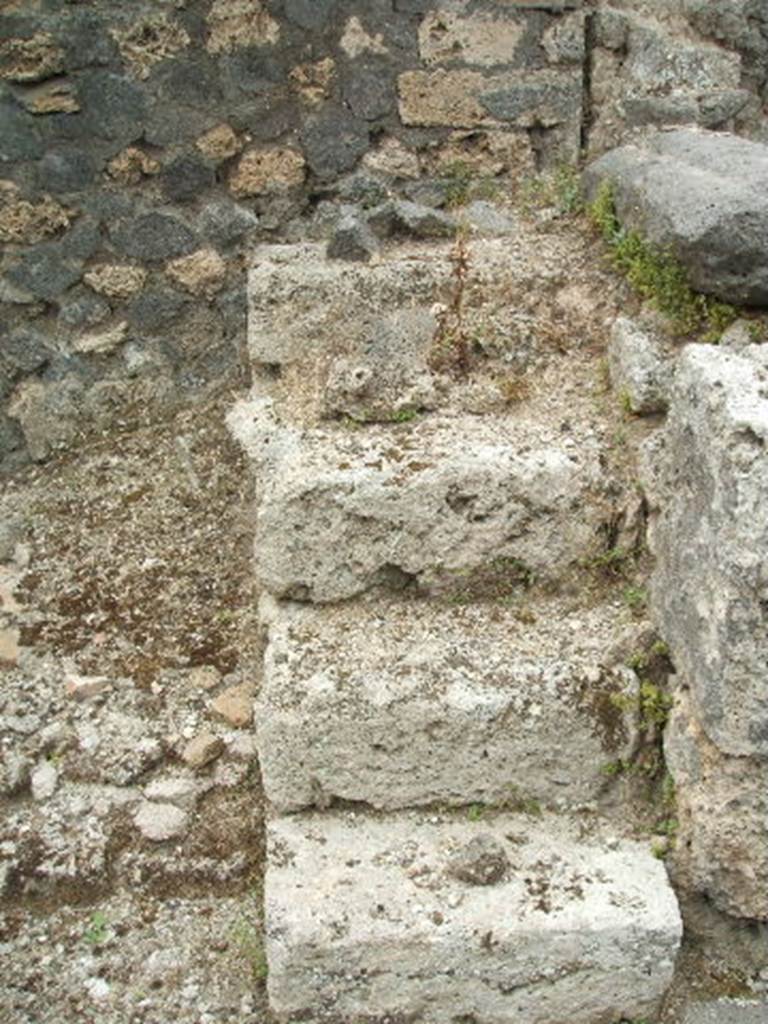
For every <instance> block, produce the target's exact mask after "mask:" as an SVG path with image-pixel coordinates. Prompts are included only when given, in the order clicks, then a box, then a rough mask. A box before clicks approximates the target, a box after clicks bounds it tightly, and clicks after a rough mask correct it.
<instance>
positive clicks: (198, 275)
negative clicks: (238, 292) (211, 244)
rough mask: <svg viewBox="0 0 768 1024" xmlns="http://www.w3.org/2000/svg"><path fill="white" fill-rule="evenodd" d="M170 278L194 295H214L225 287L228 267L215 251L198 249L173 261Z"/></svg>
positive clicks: (169, 265) (170, 264) (169, 272)
mask: <svg viewBox="0 0 768 1024" xmlns="http://www.w3.org/2000/svg"><path fill="white" fill-rule="evenodd" d="M166 270H167V271H168V276H169V277H171V278H172V279H173V280H174V281H176V282H177V283H178V284H180V285H181V286H182V288H184V289H186V291H188V292H191V293H192V294H193V295H213V294H215V293H216V292H217V291H220V290H221V289H222V288H223V287H224V278H225V277H226V273H227V265H226V263H225V261H224V259H223V258H222V257H221V256H220V254H219V253H218V252H216V250H215V249H198V250H197V251H196V252H193V253H190V254H189V256H180V257H179V258H178V259H176V260H172V261H171V262H170V263H169V264H168V266H167V268H166Z"/></svg>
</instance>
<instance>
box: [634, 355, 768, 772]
mask: <svg viewBox="0 0 768 1024" xmlns="http://www.w3.org/2000/svg"><path fill="white" fill-rule="evenodd" d="M767 378H768V352H766V350H765V349H764V348H763V347H761V346H751V347H749V348H747V349H744V350H742V351H741V352H733V351H723V350H719V349H716V348H713V347H712V346H709V345H689V346H688V347H687V348H686V349H684V351H683V353H682V354H681V356H680V359H679V361H678V367H677V374H676V378H675V384H674V388H673V392H672V396H671V399H670V413H669V419H668V426H667V429H666V432H665V438H664V440H665V454H664V461H663V464H662V470H661V489H660V496H659V497H658V499H657V500H660V502H661V507H662V511H661V514H660V516H659V518H658V522H657V523H656V524H655V527H654V530H653V534H652V541H653V550H654V554H655V555H656V559H657V563H656V570H655V572H654V576H653V586H652V599H653V607H654V611H655V615H656V619H657V622H658V626H659V629H660V631H661V633H662V635H663V636H664V638H665V639H666V640H667V642H668V643H669V645H670V647H671V649H672V656H673V659H674V662H675V665H676V667H677V670H678V672H679V673H680V676H681V678H682V679H683V680H685V682H686V683H688V684H689V685H690V686H691V688H692V692H693V697H694V707H695V709H696V714H697V715H698V717H699V719H700V721H701V723H702V725H703V727H704V730H705V731H706V733H707V735H708V736H709V737H710V739H711V740H713V741H714V742H715V743H716V744H717V746H718V747H719V748H720V750H721V751H723V752H724V753H727V754H731V755H737V756H760V757H766V756H768V676H766V672H765V665H766V663H768V634H767V633H766V609H767V608H768V519H767V518H766V515H765V509H766V507H768V454H767V448H766V446H767V445H768V397H766V390H765V381H766V379H767Z"/></svg>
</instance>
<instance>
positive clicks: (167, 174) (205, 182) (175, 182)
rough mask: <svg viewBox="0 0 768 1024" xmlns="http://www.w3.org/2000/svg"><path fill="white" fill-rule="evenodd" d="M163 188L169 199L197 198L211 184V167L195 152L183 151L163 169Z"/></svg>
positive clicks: (182, 200) (187, 199) (212, 179)
mask: <svg viewBox="0 0 768 1024" xmlns="http://www.w3.org/2000/svg"><path fill="white" fill-rule="evenodd" d="M162 178H163V189H164V191H165V194H166V195H167V196H168V198H169V199H172V200H174V201H175V202H187V201H189V200H190V199H197V198H198V196H200V194H201V193H203V192H205V191H206V190H207V189H209V188H210V187H211V185H213V183H214V180H215V174H214V170H213V167H212V166H211V165H210V164H209V163H208V161H207V160H204V159H203V157H201V156H200V155H199V154H197V153H184V154H182V156H179V157H177V158H176V159H175V160H173V161H172V162H171V163H170V164H169V165H168V166H167V167H166V168H165V170H164V171H163V175H162Z"/></svg>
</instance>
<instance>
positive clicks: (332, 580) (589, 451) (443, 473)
mask: <svg viewBox="0 0 768 1024" xmlns="http://www.w3.org/2000/svg"><path fill="white" fill-rule="evenodd" d="M251 408H252V410H253V412H252V415H251V417H250V424H249V422H248V419H249V417H248V414H247V408H245V407H244V406H242V405H241V407H240V409H239V411H238V424H237V425H236V426H235V427H234V428H233V429H236V430H237V433H238V436H239V437H240V439H241V440H242V441H243V443H244V445H245V447H246V449H247V450H250V451H253V449H254V448H255V447H256V446H255V443H251V442H249V439H248V435H249V432H250V433H251V434H254V435H259V436H261V435H262V434H264V443H265V444H269V445H271V446H272V448H273V449H274V450H275V451H277V452H278V454H277V455H276V456H275V458H274V459H273V461H272V462H271V463H269V465H264V466H263V467H262V472H261V474H260V495H259V497H260V501H259V505H258V512H257V520H256V553H257V566H256V568H257V574H258V577H259V582H260V584H261V586H262V587H263V588H264V589H265V590H267V591H269V592H270V593H273V594H275V595H276V596H278V597H284V598H290V599H298V600H309V601H316V602H324V601H340V600H344V599H346V598H350V597H353V596H354V595H356V594H360V593H362V592H364V591H365V590H368V589H369V588H371V587H374V586H377V585H379V584H382V583H384V584H391V583H392V582H393V581H395V582H397V583H398V584H401V585H402V584H405V583H407V582H412V583H417V584H418V585H419V586H420V588H421V589H423V590H432V589H434V588H435V586H439V585H440V584H441V583H444V582H445V580H446V578H448V577H450V576H451V575H452V574H453V575H455V574H457V573H462V572H465V571H468V570H472V569H477V568H480V567H483V566H487V565H489V564H491V563H492V562H494V560H496V559H499V558H502V559H514V560H515V562H516V563H517V565H518V567H519V570H520V571H521V572H525V573H528V574H532V575H534V576H536V577H539V578H545V579H552V578H557V577H559V576H561V575H562V573H563V571H564V570H565V569H567V568H568V567H569V566H570V565H572V563H574V562H576V561H578V560H579V559H582V558H584V557H588V556H590V555H592V554H595V553H596V551H597V550H598V548H599V547H600V544H601V537H602V536H603V533H602V529H603V527H604V525H605V523H606V521H607V520H608V519H609V518H610V512H609V505H610V501H609V498H608V496H607V494H606V489H607V486H608V481H607V479H606V478H605V476H604V474H603V471H602V469H601V465H600V445H599V441H598V439H597V438H596V437H595V436H594V435H590V434H589V433H588V432H585V434H584V436H583V437H581V438H580V439H579V441H578V443H577V442H576V441H575V440H571V439H567V438H564V437H563V436H562V434H560V433H559V431H558V429H557V426H556V425H553V424H547V423H542V422H539V421H533V420H527V419H525V418H523V417H522V416H521V415H519V414H518V415H513V414H510V415H508V416H496V417H484V418H479V417H475V416H470V415H457V416H447V415H442V414H439V415H434V416H427V417H424V418H422V419H420V420H418V421H414V422H412V423H408V424H401V425H399V426H391V425H390V426H382V425H378V426H370V427H366V428H363V429H358V430H345V429H344V428H339V427H337V428H335V429H328V430H320V429H314V430H307V431H304V432H303V433H299V432H291V431H282V433H281V428H280V427H279V426H275V427H274V428H273V432H272V434H270V433H269V429H268V428H267V427H265V426H264V423H263V420H264V415H263V413H264V408H265V403H259V402H255V403H252V405H251ZM230 422H233V420H232V418H231V419H230ZM265 431H266V433H264V432H265ZM283 434H284V435H285V437H284V438H283V440H280V438H281V437H282V436H283ZM278 450H279V451H278Z"/></svg>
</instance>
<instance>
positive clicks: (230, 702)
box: [211, 683, 253, 729]
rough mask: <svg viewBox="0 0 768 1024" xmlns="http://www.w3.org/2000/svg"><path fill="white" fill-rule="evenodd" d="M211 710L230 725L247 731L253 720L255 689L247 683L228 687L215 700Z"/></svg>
mask: <svg viewBox="0 0 768 1024" xmlns="http://www.w3.org/2000/svg"><path fill="white" fill-rule="evenodd" d="M211 710H212V711H213V713H214V714H215V715H216V716H217V717H218V718H221V719H223V720H224V721H225V722H226V723H227V724H228V725H232V726H234V727H235V728H236V729H245V728H246V727H247V726H249V725H250V724H251V721H252V719H253V688H252V687H251V686H248V685H247V684H246V683H243V684H242V685H240V686H229V687H227V689H226V690H224V691H223V692H222V693H220V694H219V695H218V697H216V698H215V699H214V700H213V702H212V703H211Z"/></svg>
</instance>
